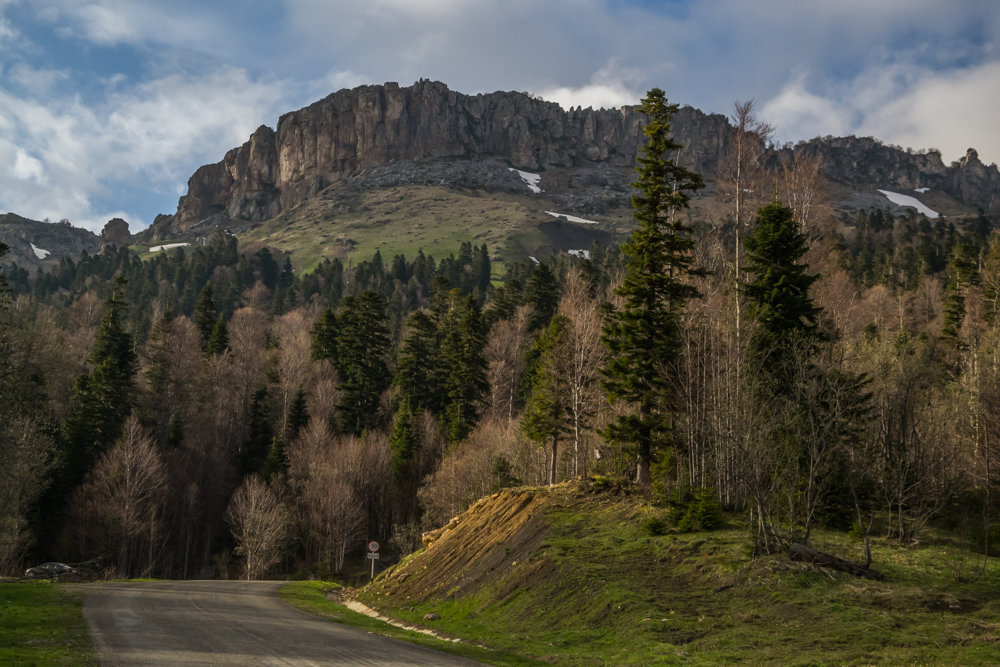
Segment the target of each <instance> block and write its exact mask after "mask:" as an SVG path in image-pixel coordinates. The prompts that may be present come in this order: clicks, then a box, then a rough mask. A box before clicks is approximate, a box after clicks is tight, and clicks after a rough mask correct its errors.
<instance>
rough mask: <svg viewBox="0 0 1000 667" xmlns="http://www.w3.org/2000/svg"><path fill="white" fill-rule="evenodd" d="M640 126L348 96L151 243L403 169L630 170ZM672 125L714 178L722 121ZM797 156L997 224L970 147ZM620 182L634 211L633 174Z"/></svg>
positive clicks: (628, 118)
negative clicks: (946, 152) (367, 175)
mask: <svg viewBox="0 0 1000 667" xmlns="http://www.w3.org/2000/svg"><path fill="white" fill-rule="evenodd" d="M644 122H645V119H644V117H643V116H641V115H640V114H637V113H633V112H632V109H630V108H622V109H618V110H598V111H595V110H593V109H589V108H588V109H580V108H574V109H570V110H569V111H566V110H563V109H562V108H561V107H560V106H559V105H557V104H554V103H551V102H545V101H542V100H540V99H537V98H534V97H532V96H530V95H528V94H526V93H516V92H496V93H490V94H480V95H464V94H461V93H457V92H455V91H452V90H449V89H448V88H447V87H446V86H445V85H444V84H442V83H438V82H434V81H420V82H417V83H415V84H414V85H412V86H410V87H400V86H399V85H397V84H395V83H386V84H384V85H380V86H362V87H359V88H354V89H351V90H341V91H339V92H336V93H334V94H332V95H330V96H328V97H327V98H325V99H323V100H320V101H319V102H316V103H314V104H312V105H310V106H308V107H306V108H304V109H300V110H298V111H294V112H291V113H288V114H285V115H284V116H282V117H281V118H280V120H279V122H278V127H277V130H272V129H270V128H268V127H266V126H261V127H260V128H258V129H257V130H256V131H255V132H254V133H253V135H251V137H250V139H249V141H247V142H246V143H245V144H243V145H242V146H240V147H239V148H234V149H232V150H231V151H229V152H228V153H227V154H226V156H225V158H224V159H223V160H222V161H221V162H218V163H216V164H210V165H206V166H203V167H201V168H200V169H198V170H197V171H196V172H195V173H194V175H193V176H192V177H191V179H190V180H189V182H188V192H187V194H186V195H184V196H183V197H181V199H180V202H179V204H178V208H177V212H176V213H175V214H174V215H172V216H162V217H160V218H158V219H157V221H156V222H155V223H154V225H153V229H152V230H151V233H150V234H149V236H150V238H164V237H166V236H168V235H170V234H190V233H195V232H197V229H195V228H197V227H199V225H204V227H203V228H211V227H220V226H222V227H226V226H229V227H230V228H233V229H234V230H236V231H239V229H241V227H240V223H239V221H248V222H259V221H262V220H268V219H271V218H274V217H275V216H278V215H279V214H281V213H283V212H287V211H289V210H290V209H292V208H294V207H295V206H297V205H299V204H301V203H303V202H304V201H306V200H307V199H309V198H310V197H312V196H314V195H316V194H317V193H319V192H320V191H321V190H323V189H324V188H326V187H327V186H329V185H331V184H333V183H338V182H340V181H342V180H343V179H346V178H349V177H351V176H352V175H356V174H358V173H359V172H361V171H364V170H366V169H371V168H377V167H380V166H386V165H393V164H398V163H402V162H406V163H411V164H413V163H416V164H420V163H421V162H423V163H429V162H435V163H436V164H438V165H440V164H441V162H442V161H446V160H459V159H460V160H463V161H464V162H465V163H466V164H469V163H471V162H472V161H476V160H484V159H490V160H493V161H499V162H501V163H503V164H506V165H508V166H511V167H516V168H519V169H523V170H527V171H546V170H553V169H574V168H583V169H591V170H593V169H596V168H603V169H604V172H605V173H607V171H608V169H609V168H614V169H618V170H619V171H621V170H623V169H624V168H626V167H628V168H630V167H632V166H633V165H634V164H635V159H636V155H637V153H638V151H639V149H640V148H641V146H642V145H643V142H644V136H643V134H642V126H643V124H644ZM672 124H673V131H674V135H675V137H676V138H677V139H678V140H679V141H680V142H681V143H682V144H683V145H684V147H685V149H684V151H683V155H682V157H681V161H682V162H683V163H685V165H686V166H689V167H691V168H693V169H695V170H696V171H698V172H699V173H701V174H703V175H705V176H706V178H707V179H708V180H709V181H710V180H711V178H712V175H713V172H714V170H715V167H716V165H717V164H718V162H719V160H720V159H721V158H722V157H723V156H724V155H725V152H726V150H727V146H728V143H729V138H730V135H731V133H732V128H731V127H730V125H729V123H728V121H727V119H726V118H725V117H724V116H721V115H709V114H705V113H702V112H700V111H698V110H696V109H693V108H690V107H684V108H682V109H680V111H679V112H678V113H677V114H676V115H675V116H674V118H673V123H672ZM791 151H794V152H800V153H803V154H805V155H808V156H812V157H817V158H820V159H821V160H822V164H823V173H824V175H825V176H826V177H827V178H829V179H830V180H831V181H833V182H836V183H841V184H844V185H847V186H850V187H852V188H854V189H856V190H865V189H867V190H869V191H874V188H887V189H894V188H895V189H901V190H912V189H915V188H922V187H927V188H933V189H938V190H940V191H943V192H945V193H947V194H948V195H950V196H952V197H955V198H956V199H957V200H959V201H961V202H962V203H963V204H965V205H966V206H968V207H972V208H979V209H981V210H983V211H984V212H987V213H989V214H994V215H1000V172H998V170H997V168H996V166H995V165H991V166H989V167H986V166H985V165H983V164H982V163H981V162H980V161H979V159H978V157H977V156H976V154H975V151H973V150H971V149H970V151H969V154H968V155H967V156H966V157H965V158H964V159H963V160H960V161H958V162H955V163H953V164H951V165H948V166H946V165H945V164H944V163H943V162H942V160H941V155H940V154H939V153H937V152H933V151H931V152H924V153H913V152H910V151H905V150H903V149H900V148H897V147H892V146H887V145H885V144H883V143H881V142H879V141H877V140H876V139H872V138H858V137H843V138H832V137H827V138H825V139H814V140H812V141H809V142H804V143H800V144H799V145H797V146H795V147H794V148H785V149H782V150H780V151H774V152H773V153H772V158H773V160H774V162H775V165H778V164H779V163H780V160H781V158H782V157H783V155H782V154H783V153H788V152H791ZM786 157H787V155H786ZM622 173H625V174H628V171H624V172H622ZM577 178H579V176H578V177H577ZM619 180H621V181H622V183H621V184H615V187H616V188H618V189H619V190H620V191H622V192H623V196H624V199H625V201H626V202H627V193H625V191H626V190H627V182H628V176H627V175H626V176H623V177H621V178H620V179H619Z"/></svg>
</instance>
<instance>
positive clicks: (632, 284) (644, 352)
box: [601, 88, 703, 488]
mask: <svg viewBox="0 0 1000 667" xmlns="http://www.w3.org/2000/svg"><path fill="white" fill-rule="evenodd" d="M677 108H678V107H677V105H676V104H668V103H667V100H666V98H665V96H664V93H663V91H662V90H659V89H657V88H654V89H653V90H651V91H649V93H648V94H647V96H646V98H645V99H644V100H643V101H642V104H641V106H640V107H639V111H641V112H643V113H645V114H646V115H647V116H648V118H649V121H648V123H647V124H646V126H645V127H644V128H643V132H644V133H645V134H646V136H647V137H648V138H649V141H648V143H647V144H646V146H645V148H644V149H643V152H642V155H641V156H640V157H639V165H638V167H637V168H636V170H637V172H638V179H637V180H636V182H634V183H633V184H632V185H633V187H634V188H636V189H637V190H638V194H637V195H635V196H633V198H632V207H633V216H634V217H635V220H636V223H637V224H638V228H637V229H636V231H635V232H634V233H633V234H632V238H631V240H630V241H629V242H628V243H627V244H625V245H624V246H623V247H622V251H623V253H624V255H625V261H626V266H625V277H624V280H623V282H622V285H621V286H620V287H619V288H618V290H617V292H616V293H617V294H618V295H619V296H621V297H622V298H623V300H624V304H623V306H622V309H621V310H614V309H611V308H610V307H606V308H605V323H604V328H603V337H602V339H603V340H604V342H605V345H607V347H608V350H609V352H610V355H609V361H608V364H607V367H606V368H605V369H604V382H603V387H604V390H605V392H606V393H607V395H608V398H609V399H610V400H617V401H622V402H624V403H626V404H628V405H629V406H631V411H630V413H629V414H626V415H622V416H620V417H619V418H618V419H617V420H616V421H614V422H612V423H611V424H609V425H608V427H607V429H605V430H604V431H603V432H602V433H601V435H602V436H603V437H605V438H606V439H608V440H610V441H612V442H617V443H621V444H624V445H628V446H631V447H633V448H634V449H635V451H636V454H637V457H638V466H637V470H636V481H637V482H638V483H639V484H640V486H642V487H644V488H648V487H649V485H650V480H651V478H650V464H651V461H652V459H653V456H654V455H655V453H656V452H657V450H658V449H661V448H663V447H666V446H668V445H670V444H671V442H672V439H673V430H674V425H673V422H672V416H673V414H674V412H675V410H676V409H677V407H676V395H675V392H676V383H675V382H674V379H673V377H672V374H674V373H675V372H676V371H675V370H674V369H675V367H676V362H677V360H678V357H679V356H680V352H681V343H680V326H681V314H682V312H683V310H684V307H685V305H686V304H687V303H688V301H690V300H691V299H693V298H695V297H697V296H698V290H697V289H696V288H695V287H694V285H692V284H691V282H690V279H691V277H692V276H694V275H696V274H698V273H699V270H698V269H697V268H696V267H695V265H694V259H693V257H692V249H693V245H694V242H693V240H692V238H691V228H690V226H689V225H687V224H686V223H685V222H684V220H683V219H682V218H681V215H682V214H683V212H684V210H685V209H687V207H688V204H689V201H690V197H691V193H693V192H694V191H696V190H698V189H699V188H701V187H702V186H703V182H702V179H701V177H700V176H698V175H697V174H695V173H693V172H691V171H689V170H687V169H685V168H684V167H682V166H680V165H678V164H677V163H676V162H675V159H676V154H677V152H678V151H679V150H680V148H681V146H680V144H678V143H676V142H675V141H673V139H671V134H670V118H671V116H673V114H674V113H675V112H676V111H677Z"/></svg>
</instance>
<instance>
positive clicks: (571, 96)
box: [537, 62, 643, 109]
mask: <svg viewBox="0 0 1000 667" xmlns="http://www.w3.org/2000/svg"><path fill="white" fill-rule="evenodd" d="M638 81H641V76H639V74H638V72H637V71H636V70H634V69H624V70H623V69H620V68H619V67H618V65H617V63H615V62H611V63H609V64H608V65H607V66H605V67H603V68H601V69H600V70H598V71H597V72H595V73H594V75H593V76H592V77H591V78H590V82H589V83H587V84H584V85H582V86H579V87H576V88H573V87H569V86H559V87H555V88H545V89H542V90H539V91H538V93H537V94H538V95H539V96H540V97H542V98H543V99H546V100H549V101H550V102H558V103H559V105H560V106H562V108H563V109H569V108H571V107H576V106H579V107H582V108H584V109H586V108H587V107H592V108H594V109H602V108H603V109H617V108H619V107H622V106H625V105H627V104H638V103H639V100H640V99H642V97H643V94H642V93H640V92H638V91H639V90H640V88H641V86H640V85H637V82H638Z"/></svg>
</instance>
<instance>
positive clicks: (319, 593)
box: [280, 581, 535, 665]
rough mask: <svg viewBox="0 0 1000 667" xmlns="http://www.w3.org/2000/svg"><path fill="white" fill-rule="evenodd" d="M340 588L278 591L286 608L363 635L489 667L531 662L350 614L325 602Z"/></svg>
mask: <svg viewBox="0 0 1000 667" xmlns="http://www.w3.org/2000/svg"><path fill="white" fill-rule="evenodd" d="M338 588H340V586H339V584H335V583H331V582H326V581H296V582H292V583H289V584H286V585H285V586H282V588H281V591H280V593H281V597H282V598H283V599H284V600H285V601H286V602H288V603H289V604H291V605H293V606H295V607H298V608H299V609H302V610H304V611H308V612H310V613H312V614H315V615H317V616H321V617H323V618H327V619H329V620H331V621H335V622H337V623H342V624H344V625H348V626H350V627H353V628H358V629H360V630H364V631H366V632H372V633H375V634H379V635H383V636H386V637H394V638H396V639H402V640H405V641H408V642H411V643H413V644H419V645H420V646H425V647H427V648H433V649H437V650H439V651H445V652H447V653H452V654H455V655H459V656H462V657H465V658H469V659H471V660H477V661H479V662H483V663H486V664H489V665H528V664H535V663H534V662H533V661H531V660H528V659H526V658H522V657H519V656H518V655H516V654H514V653H508V652H504V651H493V650H490V649H487V648H483V647H481V646H475V645H471V644H463V643H455V642H448V641H444V640H441V639H435V638H434V637H431V636H429V635H425V634H423V633H420V632H413V631H410V630H404V629H402V628H397V627H395V626H393V625H389V624H388V623H385V622H383V621H380V620H378V619H374V618H371V617H369V616H365V615H364V614H359V613H357V612H355V611H351V610H350V609H348V608H347V607H345V606H343V605H341V604H338V603H337V602H335V601H333V600H330V599H329V598H327V595H326V594H327V593H328V592H330V591H333V590H336V589H338Z"/></svg>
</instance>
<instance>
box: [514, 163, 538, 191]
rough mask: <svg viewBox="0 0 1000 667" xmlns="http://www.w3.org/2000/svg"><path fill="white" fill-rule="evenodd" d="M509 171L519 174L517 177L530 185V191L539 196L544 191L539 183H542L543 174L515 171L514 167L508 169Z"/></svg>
mask: <svg viewBox="0 0 1000 667" xmlns="http://www.w3.org/2000/svg"><path fill="white" fill-rule="evenodd" d="M507 169H509V170H511V171H514V172H517V175H518V176H520V177H521V180H522V181H524V182H525V183H527V184H528V189H529V190H531V191H532V192H534V193H535V194H538V193H539V192H541V191H542V188H541V186H540V185H538V184H539V183H541V182H542V175H541V174H532V173H531V172H530V171H521V170H520V169H514V168H513V167H507Z"/></svg>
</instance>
